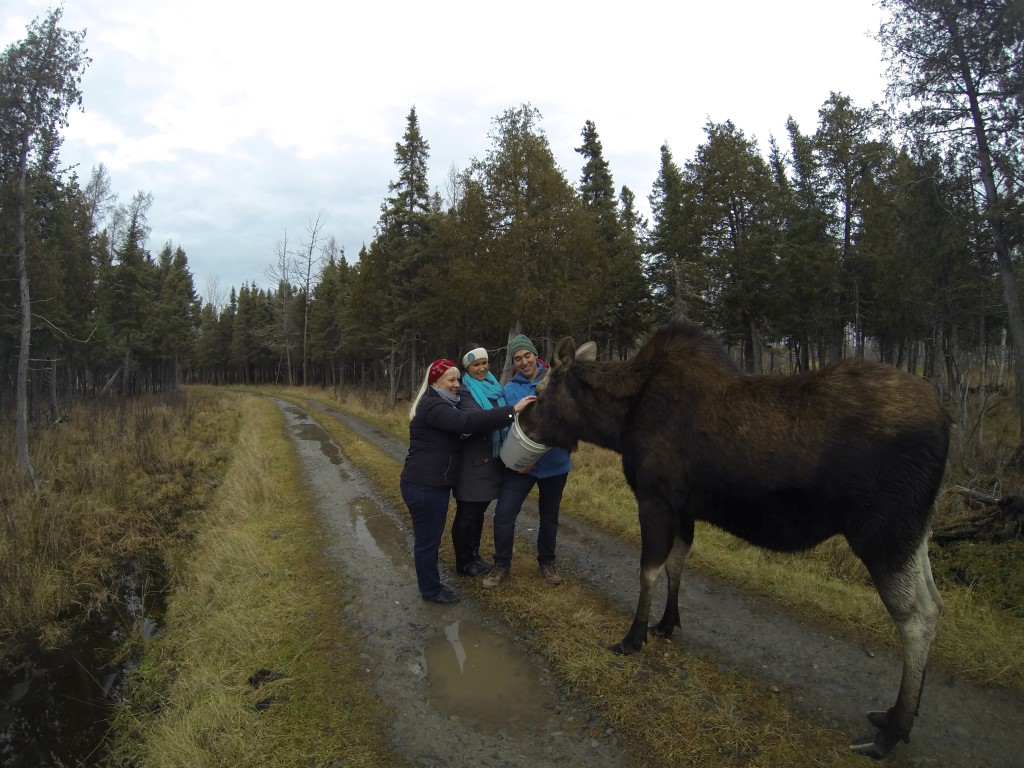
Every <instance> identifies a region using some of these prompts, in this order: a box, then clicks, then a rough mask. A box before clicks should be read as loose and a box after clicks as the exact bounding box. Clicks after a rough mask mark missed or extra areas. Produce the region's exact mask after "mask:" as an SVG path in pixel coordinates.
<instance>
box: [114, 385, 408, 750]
mask: <svg viewBox="0 0 1024 768" xmlns="http://www.w3.org/2000/svg"><path fill="white" fill-rule="evenodd" d="M236 398H237V399H238V400H240V402H238V403H237V407H238V408H239V409H240V415H241V424H242V426H241V428H240V430H239V434H238V438H237V442H236V444H235V449H234V452H233V456H232V460H231V464H230V466H229V468H228V471H227V474H226V476H225V478H224V482H223V484H222V486H221V487H220V489H219V490H218V492H217V495H216V497H215V498H214V499H213V501H212V503H211V505H210V506H209V508H208V509H207V510H205V511H204V512H203V513H202V514H200V515H198V516H197V517H196V519H195V522H194V525H195V540H194V542H193V544H192V545H191V546H189V547H188V549H187V555H186V556H185V557H183V558H182V564H181V567H180V568H179V569H177V571H176V572H177V574H178V580H177V581H178V583H177V585H176V588H175V590H174V595H173V597H172V599H171V601H170V604H169V607H168V611H167V615H166V624H165V627H164V630H163V632H162V633H161V635H160V638H159V639H158V640H157V641H155V642H154V643H153V645H152V647H151V648H149V649H147V652H146V654H145V661H144V665H143V666H142V668H141V669H140V670H138V672H137V673H136V674H135V675H134V677H133V684H132V689H131V691H130V695H129V701H130V706H128V707H125V708H124V709H122V711H121V713H120V715H119V717H118V719H117V721H116V722H115V732H116V733H117V740H116V742H115V746H114V753H115V756H116V759H117V760H121V761H124V764H126V765H132V766H145V767H146V768H159V767H160V766H227V765H230V766H268V765H274V766H299V765H303V766H307V765H308V766H328V765H351V766H366V767H367V768H373V767H375V766H382V767H383V766H400V765H404V764H405V763H404V761H403V760H402V759H401V758H399V757H398V756H396V755H395V754H393V753H392V752H391V751H390V750H389V749H388V747H387V745H386V743H385V734H386V732H387V728H386V723H387V722H388V713H387V710H386V708H385V707H384V706H383V705H382V704H381V703H380V702H379V701H377V699H375V698H374V696H373V695H372V693H371V692H370V691H369V688H368V686H367V684H366V682H365V680H364V678H365V675H364V674H363V673H362V671H361V670H360V669H359V667H358V665H357V664H356V663H355V662H356V656H355V655H353V654H350V653H348V652H347V651H346V650H345V649H348V648H351V647H352V646H353V644H356V643H357V642H358V641H357V640H356V639H355V637H354V636H353V635H352V634H351V633H350V632H349V631H348V629H347V628H346V627H345V626H344V624H343V623H342V622H341V621H340V620H339V618H340V606H339V604H338V595H339V594H341V593H342V591H343V585H342V584H341V583H339V579H338V576H337V574H336V573H335V572H334V571H333V570H332V569H331V568H330V567H329V565H328V564H327V563H326V562H325V561H324V559H323V553H322V535H321V530H320V527H319V521H318V520H317V519H316V517H315V512H314V509H313V505H312V504H311V502H310V500H309V499H308V498H307V497H306V496H305V494H304V491H303V489H302V488H301V487H300V485H299V483H298V477H299V469H298V467H297V465H296V459H295V456H294V452H293V450H292V448H291V445H290V443H289V440H288V437H287V435H286V433H285V430H284V424H283V417H282V416H281V414H280V412H279V411H278V409H277V408H276V407H275V406H274V405H273V404H272V403H270V402H269V401H267V400H266V399H264V398H256V397H248V396H237V395H236ZM283 702H287V703H288V706H281V704H282V703H283Z"/></svg>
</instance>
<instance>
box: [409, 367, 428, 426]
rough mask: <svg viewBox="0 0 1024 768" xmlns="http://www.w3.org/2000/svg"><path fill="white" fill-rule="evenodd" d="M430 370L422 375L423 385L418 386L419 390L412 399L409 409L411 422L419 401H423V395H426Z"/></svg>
mask: <svg viewBox="0 0 1024 768" xmlns="http://www.w3.org/2000/svg"><path fill="white" fill-rule="evenodd" d="M429 376H430V369H429V368H427V372H426V373H424V374H423V383H422V384H420V388H419V390H417V392H416V397H414V398H413V399H412V407H410V408H409V421H412V419H413V417H414V416H415V415H416V407H417V406H418V405H419V404H420V400H422V399H423V395H425V394H426V393H427V387H428V386H429V385H430V384H429V381H428V379H429Z"/></svg>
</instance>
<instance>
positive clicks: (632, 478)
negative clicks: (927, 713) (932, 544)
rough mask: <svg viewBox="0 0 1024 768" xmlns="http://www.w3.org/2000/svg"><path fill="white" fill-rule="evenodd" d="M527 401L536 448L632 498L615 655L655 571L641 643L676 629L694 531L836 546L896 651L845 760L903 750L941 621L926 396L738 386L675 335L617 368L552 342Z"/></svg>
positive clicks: (713, 346)
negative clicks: (845, 546)
mask: <svg viewBox="0 0 1024 768" xmlns="http://www.w3.org/2000/svg"><path fill="white" fill-rule="evenodd" d="M538 395H539V399H538V401H537V403H536V405H535V406H534V407H533V408H532V409H528V411H527V412H526V414H527V417H526V419H525V421H526V422H527V424H528V428H529V429H530V430H531V433H532V434H533V435H534V436H535V437H536V439H538V440H539V441H540V442H542V443H546V444H550V445H560V446H564V447H574V446H575V445H576V441H577V440H586V441H589V442H593V443H596V444H598V445H601V446H604V447H606V448H610V449H612V450H616V451H619V452H620V453H621V454H622V464H623V471H624V473H625V477H626V480H627V482H629V484H630V487H631V488H632V489H633V492H634V494H635V495H636V498H637V502H638V508H639V509H638V512H639V517H640V526H641V537H642V552H641V570H642V574H643V576H642V581H641V592H640V600H639V603H638V606H637V613H636V616H635V618H634V621H633V625H632V626H631V627H630V630H629V632H628V633H627V635H626V636H625V638H623V640H622V641H621V642H620V643H618V644H616V646H614V649H615V650H617V651H619V652H622V653H630V652H633V651H635V650H637V649H639V648H640V647H641V645H642V644H643V642H644V640H645V638H646V635H647V627H648V613H649V608H650V590H651V587H652V585H653V581H654V578H655V577H656V574H657V570H658V569H660V568H661V567H662V566H664V567H665V570H666V573H667V575H668V580H669V599H668V604H667V605H666V608H665V613H664V615H663V616H662V619H661V621H660V622H659V623H658V625H657V627H656V628H655V629H654V630H652V631H653V632H654V633H655V634H658V635H662V636H668V635H670V634H671V632H672V630H673V627H675V626H678V625H679V613H678V589H679V577H680V571H681V569H682V565H683V561H684V560H685V558H686V555H687V553H688V551H689V548H690V545H691V544H692V541H693V531H694V521H695V520H705V521H708V522H710V523H712V524H714V525H717V526H719V527H721V528H723V529H724V530H727V531H730V532H731V533H734V534H736V535H737V536H740V537H742V538H744V539H746V540H747V541H750V542H752V543H754V544H757V545H760V546H763V547H766V548H768V549H772V550H777V551H799V550H803V549H808V548H810V547H813V546H814V545H816V544H818V543H819V542H821V541H823V540H825V539H827V538H829V537H831V536H833V535H842V536H844V537H845V538H846V539H847V541H848V542H849V543H850V546H851V548H852V549H853V551H854V552H855V553H856V554H857V555H858V556H859V557H860V558H861V559H862V560H863V561H864V563H865V565H866V566H867V567H868V570H869V571H870V572H871V575H872V577H873V578H874V580H875V583H876V585H877V586H878V589H879V594H880V595H881V597H882V599H883V601H884V602H885V604H886V607H887V608H888V609H889V611H890V613H891V614H892V616H893V619H894V621H895V622H896V624H897V627H898V628H899V629H900V634H901V637H902V638H903V642H904V676H903V682H902V683H901V688H900V695H899V697H898V699H897V704H896V706H894V707H893V709H892V710H890V711H889V712H888V713H885V714H884V716H881V715H879V716H873V719H872V722H874V723H875V724H876V725H877V726H878V727H879V732H878V734H876V736H875V738H874V739H873V740H871V741H869V742H865V743H863V744H859V745H857V748H858V749H860V751H862V752H864V753H865V754H871V755H872V756H875V757H879V756H883V755H884V754H886V753H887V752H888V751H889V750H890V749H891V748H892V747H893V746H894V745H895V743H897V742H898V741H899V740H900V739H906V738H908V737H909V732H910V727H911V725H912V723H913V718H914V715H915V714H916V711H917V704H918V701H919V699H920V692H921V683H922V680H923V670H924V664H925V663H926V660H927V655H928V647H929V646H930V644H931V641H932V638H933V637H934V633H935V629H936V625H937V620H938V613H939V611H940V610H941V599H940V598H939V596H938V592H937V591H936V590H935V587H934V584H933V583H932V580H931V573H930V569H929V567H928V563H927V549H926V546H925V545H924V542H925V539H926V535H927V531H928V526H929V521H930V516H931V509H932V504H933V502H934V499H935V495H936V493H937V492H938V488H939V484H940V482H941V478H942V474H943V471H944V468H945V461H946V452H947V450H948V441H949V423H950V420H949V417H948V415H947V414H946V412H945V410H944V409H943V407H942V404H941V402H940V401H939V398H938V395H937V393H936V391H935V388H934V387H933V386H932V385H931V384H930V383H929V382H927V381H925V380H923V379H920V378H917V377H914V376H911V375H909V374H907V373H905V372H903V371H899V370H897V369H896V368H893V367H891V366H887V365H883V364H880V363H872V362H867V361H864V360H845V361H842V362H839V363H836V364H834V365H829V366H826V367H824V368H822V369H821V370H819V371H814V372H811V373H805V374H800V375H791V376H779V375H758V376H752V375H745V374H743V373H741V372H740V371H739V370H738V368H737V367H736V365H735V364H734V363H733V362H732V361H731V360H730V359H729V357H728V354H727V353H726V351H725V349H724V348H723V347H722V346H721V344H719V343H718V342H717V340H715V339H714V337H712V336H711V335H710V334H708V333H706V332H705V331H704V330H703V329H702V328H700V327H699V326H696V325H692V324H676V325H672V326H668V327H666V328H663V329H661V330H659V331H658V332H656V333H655V334H654V335H653V336H652V338H651V339H650V341H649V342H648V343H647V344H645V345H644V347H643V348H642V349H641V350H640V351H639V352H638V353H637V355H636V356H635V357H633V358H632V359H631V360H627V361H622V362H596V361H594V360H588V359H583V358H581V359H577V358H576V348H575V345H574V344H573V343H572V340H571V339H566V340H563V341H562V342H561V343H560V344H559V345H558V348H557V349H556V351H555V356H554V358H553V361H552V365H551V370H550V372H549V373H548V375H547V377H546V382H545V383H544V385H543V386H542V387H541V388H540V389H539V390H538ZM522 418H523V417H521V419H522ZM922 553H923V555H922Z"/></svg>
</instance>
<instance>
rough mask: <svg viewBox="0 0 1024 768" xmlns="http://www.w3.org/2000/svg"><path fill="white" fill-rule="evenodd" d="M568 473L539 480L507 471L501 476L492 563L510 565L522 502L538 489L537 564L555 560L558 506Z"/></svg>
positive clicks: (495, 514)
mask: <svg viewBox="0 0 1024 768" xmlns="http://www.w3.org/2000/svg"><path fill="white" fill-rule="evenodd" d="M568 477H569V475H568V473H566V474H564V475H555V476H554V477H545V478H544V479H543V480H538V479H537V478H536V477H534V476H533V475H527V474H520V473H519V472H515V471H513V470H511V469H506V470H505V473H504V474H503V475H502V477H501V492H500V494H499V496H498V504H497V506H496V507H495V508H494V563H495V565H504V566H506V567H508V566H509V565H511V564H512V542H513V541H514V540H515V536H516V518H517V517H518V516H519V510H520V509H522V507H523V502H524V501H526V497H527V496H528V495H529V494H530V491H531V490H533V486H534V485H536V486H537V492H538V501H537V509H538V512H539V516H540V524H539V525H538V527H537V562H538V563H540V564H542V565H543V564H545V563H553V562H554V561H555V542H556V540H557V539H558V507H559V505H560V504H561V503H562V491H563V490H565V481H566V479H568Z"/></svg>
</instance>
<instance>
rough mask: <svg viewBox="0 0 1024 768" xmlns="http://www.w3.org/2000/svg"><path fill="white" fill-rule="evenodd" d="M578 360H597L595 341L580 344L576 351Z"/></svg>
mask: <svg viewBox="0 0 1024 768" xmlns="http://www.w3.org/2000/svg"><path fill="white" fill-rule="evenodd" d="M576 359H577V360H597V344H596V343H595V342H593V341H588V342H586V343H585V344H580V348H579V349H577V350H576Z"/></svg>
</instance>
